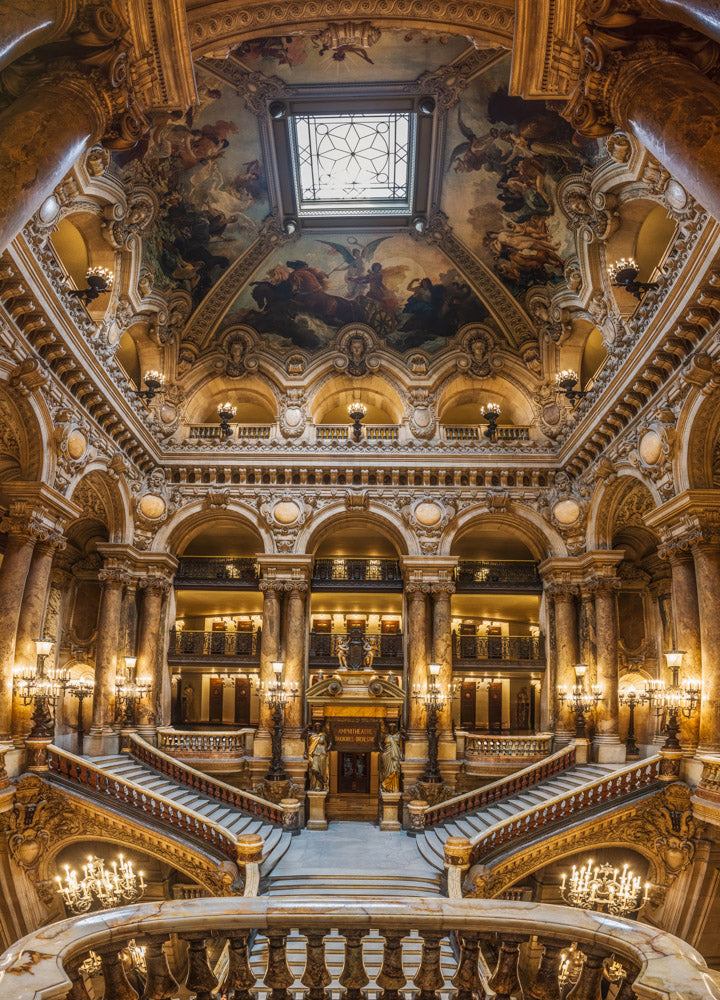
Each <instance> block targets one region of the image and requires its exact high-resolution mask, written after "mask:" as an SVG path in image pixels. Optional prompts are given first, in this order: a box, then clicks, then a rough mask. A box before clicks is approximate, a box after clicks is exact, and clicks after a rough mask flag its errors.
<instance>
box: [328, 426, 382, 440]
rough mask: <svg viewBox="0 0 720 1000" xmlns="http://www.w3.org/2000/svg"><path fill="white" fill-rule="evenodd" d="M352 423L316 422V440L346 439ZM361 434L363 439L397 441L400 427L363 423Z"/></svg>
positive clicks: (350, 431) (349, 433)
mask: <svg viewBox="0 0 720 1000" xmlns="http://www.w3.org/2000/svg"><path fill="white" fill-rule="evenodd" d="M352 430H353V427H352V424H318V425H317V426H316V427H315V440H316V441H347V440H348V439H349V438H350V437H351V434H352ZM360 433H361V436H362V439H363V440H365V441H397V440H398V438H399V437H400V428H399V427H398V426H397V424H363V425H362V428H361V431H360Z"/></svg>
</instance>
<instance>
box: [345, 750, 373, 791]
mask: <svg viewBox="0 0 720 1000" xmlns="http://www.w3.org/2000/svg"><path fill="white" fill-rule="evenodd" d="M339 758H340V759H339V761H338V792H340V794H341V795H368V794H369V793H370V754H369V753H346V752H344V751H343V752H342V753H340V754H339Z"/></svg>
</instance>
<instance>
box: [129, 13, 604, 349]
mask: <svg viewBox="0 0 720 1000" xmlns="http://www.w3.org/2000/svg"><path fill="white" fill-rule="evenodd" d="M509 72H510V58H509V55H508V54H507V53H505V52H504V51H502V50H499V49H495V50H493V49H486V50H482V51H478V50H476V49H475V48H474V47H473V46H472V45H470V44H469V43H468V41H467V39H464V38H461V37H456V36H444V35H431V34H425V33H421V32H414V31H409V32H402V31H385V32H384V33H383V32H381V31H380V29H378V28H375V27H373V26H372V25H370V24H368V23H367V22H364V23H362V24H358V25H348V24H346V25H335V26H332V25H331V26H330V27H329V28H328V29H327V30H325V31H322V32H318V33H316V34H310V33H308V34H304V35H293V36H286V37H275V38H260V39H255V40H252V41H248V42H244V43H243V44H241V45H239V46H237V47H236V48H235V49H233V50H231V52H230V54H229V55H228V57H227V58H225V59H217V58H205V59H202V60H200V62H199V64H198V66H197V78H198V89H199V94H200V105H199V107H197V108H194V109H192V110H190V111H189V112H187V113H184V114H183V113H180V112H178V113H174V114H172V115H170V116H167V115H165V116H164V117H159V118H157V119H156V120H155V122H154V127H153V129H152V130H151V132H150V134H149V136H148V137H147V138H146V139H145V140H144V141H143V143H142V144H141V145H140V146H139V147H137V148H136V149H134V150H132V151H131V152H129V153H123V154H117V156H116V166H117V167H118V169H119V170H120V172H121V174H122V175H123V177H124V180H125V181H126V183H129V184H131V185H132V186H137V187H140V188H144V189H145V190H146V191H149V192H150V193H152V195H153V197H154V198H155V199H156V202H157V206H158V211H157V219H156V223H155V225H154V228H153V229H152V231H151V232H150V233H149V234H148V235H146V237H145V239H144V250H143V253H144V263H145V265H146V266H147V267H148V268H149V269H150V270H151V271H152V272H153V276H154V282H155V287H156V289H158V290H160V291H162V292H163V293H164V294H165V295H166V296H167V297H168V299H169V300H171V301H172V304H173V307H174V308H175V310H179V311H180V312H181V313H182V314H183V315H184V316H185V317H186V323H185V330H184V333H183V335H182V337H181V338H179V341H178V347H179V351H180V357H181V359H182V357H183V356H184V357H185V358H191V359H196V358H198V357H201V356H202V355H203V354H204V353H206V352H209V351H212V350H214V349H215V348H216V347H217V345H218V344H219V343H220V342H221V341H224V340H225V339H227V337H228V335H229V333H230V331H231V329H232V328H233V327H240V326H241V327H243V328H244V331H245V335H246V336H248V337H250V339H256V340H257V341H259V343H260V345H261V346H262V345H264V346H266V347H267V348H269V349H271V350H272V351H274V352H279V353H280V354H286V355H288V356H289V355H291V354H292V352H297V351H298V350H299V351H302V352H305V353H316V352H319V351H322V350H323V349H325V348H326V347H328V346H329V345H331V344H332V343H333V342H334V341H336V339H337V337H338V334H339V332H340V331H341V330H342V328H343V327H345V326H347V325H348V324H358V323H359V324H364V325H365V326H367V327H369V328H371V329H372V330H373V331H374V332H375V334H376V335H377V337H378V338H379V339H380V340H381V341H382V342H383V343H384V344H385V345H386V346H387V347H388V348H390V349H392V350H394V351H396V352H398V354H404V353H405V352H408V351H418V350H421V351H425V352H427V354H437V353H438V352H441V351H442V350H443V349H444V348H445V347H446V346H453V347H455V346H457V344H458V343H459V342H460V340H459V339H458V338H459V335H461V334H462V332H463V330H464V328H466V327H467V326H468V325H469V324H476V325H482V326H483V327H485V329H486V330H488V331H490V334H491V337H492V338H493V339H496V340H498V341H499V342H501V343H503V342H504V343H505V344H506V345H507V347H508V348H509V349H511V350H515V349H517V348H518V347H519V346H520V345H521V344H526V343H527V341H528V339H532V338H533V337H535V338H536V337H537V334H536V332H535V331H534V329H533V327H532V325H531V322H530V320H529V319H528V314H527V309H526V306H527V296H528V293H529V292H531V291H532V290H534V289H537V288H541V289H544V290H549V291H552V289H553V287H554V286H556V285H558V284H559V283H560V282H561V281H562V280H563V273H564V268H565V264H566V261H567V260H568V258H569V257H571V256H572V255H573V254H574V246H573V240H572V232H571V231H570V230H569V228H568V227H567V223H566V219H565V216H564V215H563V214H562V213H561V211H560V209H559V207H558V200H557V190H558V185H559V184H560V183H561V181H562V180H563V178H564V177H566V176H568V175H569V174H573V173H577V172H579V171H581V170H582V169H583V167H584V166H586V165H592V163H593V162H594V161H595V159H597V157H598V155H599V151H598V148H597V146H596V144H595V143H594V142H590V143H588V142H587V141H586V140H580V139H579V137H577V136H576V135H574V134H573V132H572V130H571V129H570V128H569V126H568V125H567V124H566V123H565V122H564V121H563V120H562V119H561V118H560V117H559V116H558V115H557V114H555V113H554V112H553V111H552V110H550V109H548V108H547V107H546V106H545V105H544V104H543V103H542V102H532V103H527V102H524V101H522V100H520V99H518V98H511V97H509V96H508V93H507V87H508V79H509ZM183 352H184V353H183Z"/></svg>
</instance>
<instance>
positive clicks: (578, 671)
mask: <svg viewBox="0 0 720 1000" xmlns="http://www.w3.org/2000/svg"><path fill="white" fill-rule="evenodd" d="M586 673H587V664H586V663H576V664H575V677H576V678H577V680H578V681H581V680H583V678H584V677H585V674H586Z"/></svg>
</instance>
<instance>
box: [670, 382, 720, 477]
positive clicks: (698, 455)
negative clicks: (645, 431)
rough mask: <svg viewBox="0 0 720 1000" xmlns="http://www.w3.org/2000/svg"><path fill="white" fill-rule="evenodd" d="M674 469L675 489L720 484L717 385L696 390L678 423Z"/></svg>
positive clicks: (719, 428)
mask: <svg viewBox="0 0 720 1000" xmlns="http://www.w3.org/2000/svg"><path fill="white" fill-rule="evenodd" d="M676 441H677V442H678V443H679V445H680V447H679V448H678V451H677V454H676V455H675V457H674V462H673V466H674V468H673V472H674V479H675V482H676V484H677V490H678V492H681V491H682V490H686V489H690V490H702V489H717V488H718V487H719V486H720V388H718V389H715V390H714V391H713V392H711V393H710V394H709V395H704V394H703V393H702V391H701V390H695V392H694V394H693V395H691V396H690V399H689V401H688V403H686V405H685V407H684V408H683V411H682V413H681V414H680V418H679V420H678V422H677V431H676Z"/></svg>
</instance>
